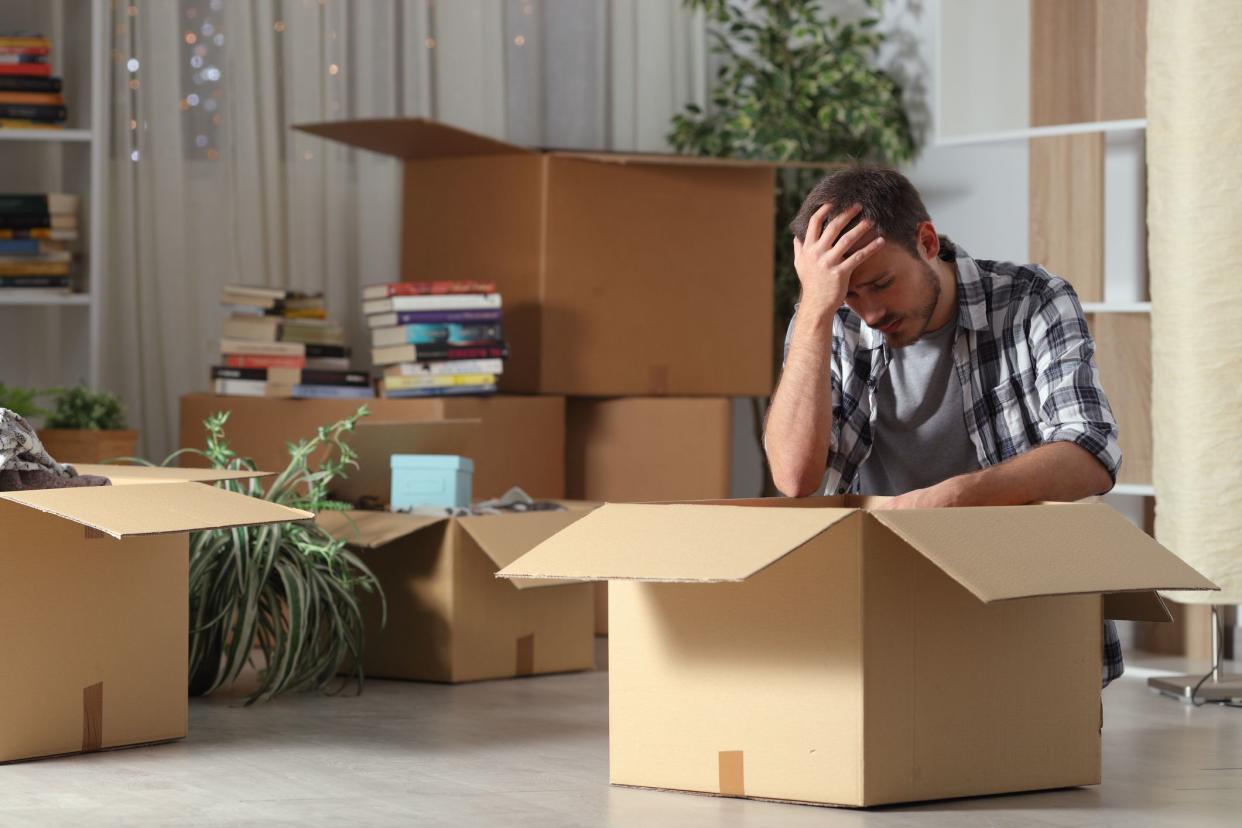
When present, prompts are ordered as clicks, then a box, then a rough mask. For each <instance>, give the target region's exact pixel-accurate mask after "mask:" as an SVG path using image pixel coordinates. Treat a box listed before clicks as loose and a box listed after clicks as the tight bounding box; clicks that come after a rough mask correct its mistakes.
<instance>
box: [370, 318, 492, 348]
mask: <svg viewBox="0 0 1242 828" xmlns="http://www.w3.org/2000/svg"><path fill="white" fill-rule="evenodd" d="M502 342H504V332H503V331H502V330H501V326H500V323H499V322H483V323H475V322H466V323H462V322H443V323H438V324H429V323H418V324H415V325H397V326H395V327H391V328H375V329H373V330H372V331H371V344H372V345H373V346H375V347H376V348H383V347H386V346H389V345H446V346H449V347H452V348H466V347H470V346H474V345H497V344H500V343H502Z"/></svg>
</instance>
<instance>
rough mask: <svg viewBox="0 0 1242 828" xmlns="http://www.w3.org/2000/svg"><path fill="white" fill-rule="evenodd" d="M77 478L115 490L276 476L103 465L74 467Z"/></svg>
mask: <svg viewBox="0 0 1242 828" xmlns="http://www.w3.org/2000/svg"><path fill="white" fill-rule="evenodd" d="M71 465H72V466H73V468H74V469H75V470H76V471H77V473H78V474H95V475H99V476H100V477H106V478H108V479H109V480H111V481H112V485H114V486H127V485H130V484H133V483H218V482H220V481H221V480H251V479H253V478H256V477H271V476H272V475H273V474H275V472H265V471H244V470H233V469H185V468H181V467H179V466H114V465H106V464H100V463H73V464H71Z"/></svg>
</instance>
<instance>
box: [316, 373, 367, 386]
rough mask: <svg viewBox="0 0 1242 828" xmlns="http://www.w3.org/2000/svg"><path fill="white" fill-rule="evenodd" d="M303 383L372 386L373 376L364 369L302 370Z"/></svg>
mask: <svg viewBox="0 0 1242 828" xmlns="http://www.w3.org/2000/svg"><path fill="white" fill-rule="evenodd" d="M302 384H303V385H340V386H348V387H354V388H370V387H371V376H370V374H367V373H366V372H364V371H320V370H306V371H303V372H302Z"/></svg>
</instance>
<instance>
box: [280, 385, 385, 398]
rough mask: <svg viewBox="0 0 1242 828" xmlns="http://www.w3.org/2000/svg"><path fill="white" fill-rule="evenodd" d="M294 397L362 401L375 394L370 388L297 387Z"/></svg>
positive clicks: (346, 386) (349, 386)
mask: <svg viewBox="0 0 1242 828" xmlns="http://www.w3.org/2000/svg"><path fill="white" fill-rule="evenodd" d="M293 396H295V397H301V398H304V399H320V400H361V399H370V398H372V397H374V396H375V392H374V391H372V390H371V388H370V387H366V388H360V387H358V386H354V385H295V386H293Z"/></svg>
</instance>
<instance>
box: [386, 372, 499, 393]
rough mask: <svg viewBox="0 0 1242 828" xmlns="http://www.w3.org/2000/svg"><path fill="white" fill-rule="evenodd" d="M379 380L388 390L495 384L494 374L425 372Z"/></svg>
mask: <svg viewBox="0 0 1242 828" xmlns="http://www.w3.org/2000/svg"><path fill="white" fill-rule="evenodd" d="M380 382H382V383H383V387H384V388H385V389H387V390H389V391H395V390H397V389H399V388H442V387H445V386H449V385H495V384H496V376H495V375H494V374H426V375H424V376H421V377H384V378H383V379H382V380H380Z"/></svg>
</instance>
